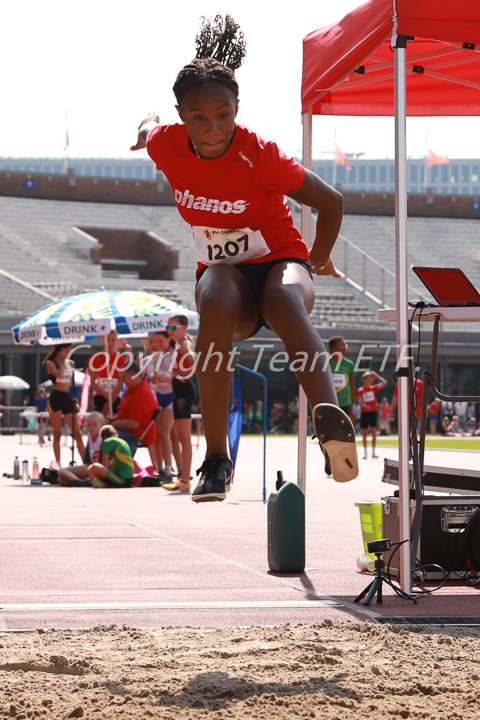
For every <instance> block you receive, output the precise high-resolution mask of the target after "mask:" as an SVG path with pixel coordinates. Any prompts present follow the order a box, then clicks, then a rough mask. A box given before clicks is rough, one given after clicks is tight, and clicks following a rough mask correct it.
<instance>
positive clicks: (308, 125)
mask: <svg viewBox="0 0 480 720" xmlns="http://www.w3.org/2000/svg"><path fill="white" fill-rule="evenodd" d="M302 123H303V142H302V163H303V165H304V167H306V168H307V169H308V170H311V169H312V113H311V111H310V112H307V113H304V114H303V115H302ZM311 218H312V211H311V209H310V208H309V207H307V206H306V205H302V217H301V231H302V237H303V239H304V240H305V243H306V245H307V247H308V248H311V246H312V231H311V221H312V220H311ZM307 412H308V402H307V396H306V395H305V393H304V391H303V388H302V387H300V388H299V393H298V463H297V483H298V485H299V487H300V488H301V489H302V490H303V492H304V493H305V492H306V474H307Z"/></svg>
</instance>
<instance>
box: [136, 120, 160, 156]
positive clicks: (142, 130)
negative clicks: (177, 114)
mask: <svg viewBox="0 0 480 720" xmlns="http://www.w3.org/2000/svg"><path fill="white" fill-rule="evenodd" d="M159 124H160V117H159V115H158V114H157V113H152V114H151V115H149V116H148V117H146V118H145V120H142V122H141V123H140V125H139V126H138V138H137V143H136V145H132V146H131V148H130V150H142V149H143V148H145V147H147V138H148V136H149V134H150V133H151V132H152V130H153V128H155V127H157V125H159Z"/></svg>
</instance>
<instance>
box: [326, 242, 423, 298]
mask: <svg viewBox="0 0 480 720" xmlns="http://www.w3.org/2000/svg"><path fill="white" fill-rule="evenodd" d="M340 243H342V245H340ZM340 247H342V251H341V250H340ZM352 257H354V258H356V261H354V262H352ZM335 264H336V266H337V268H338V269H339V270H341V271H342V272H343V274H344V275H345V281H346V282H347V283H348V284H349V285H351V286H352V287H354V288H355V289H356V290H359V291H360V292H361V293H363V295H365V297H367V298H368V299H369V300H372V301H373V302H374V303H375V304H376V305H379V306H381V307H384V308H389V307H394V306H395V297H396V274H395V273H394V272H393V271H392V270H390V269H389V268H387V267H386V266H385V265H383V264H382V263H381V262H379V261H378V260H377V259H376V258H374V257H373V256H372V255H369V254H368V253H367V252H365V250H362V248H360V247H358V245H355V243H353V242H352V241H351V240H349V239H348V238H346V237H345V235H342V234H340V235H339V236H338V240H337V252H336V254H335ZM408 289H409V291H410V290H411V291H412V293H413V295H414V296H415V297H420V298H421V299H423V300H428V299H429V298H428V296H427V294H426V293H424V292H422V291H421V290H418V289H417V288H415V287H414V286H413V285H410V284H409V285H408Z"/></svg>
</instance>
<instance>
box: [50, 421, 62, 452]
mask: <svg viewBox="0 0 480 720" xmlns="http://www.w3.org/2000/svg"><path fill="white" fill-rule="evenodd" d="M49 412H50V424H51V426H52V434H53V454H54V455H55V460H56V461H57V463H59V462H60V439H61V437H62V411H61V410H54V411H52V410H50V411H49Z"/></svg>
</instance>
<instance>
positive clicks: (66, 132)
mask: <svg viewBox="0 0 480 720" xmlns="http://www.w3.org/2000/svg"><path fill="white" fill-rule="evenodd" d="M69 145H70V141H69V138H68V113H67V110H66V109H65V147H64V148H63V152H64V160H63V164H64V170H65V175H67V174H68V146H69Z"/></svg>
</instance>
